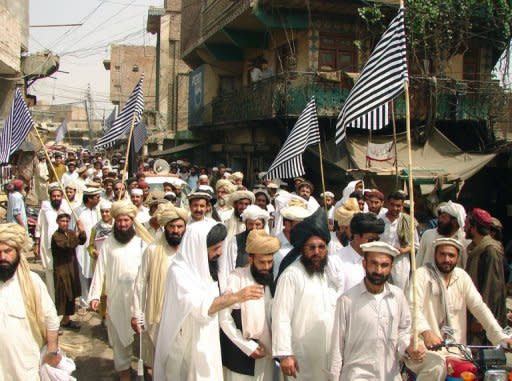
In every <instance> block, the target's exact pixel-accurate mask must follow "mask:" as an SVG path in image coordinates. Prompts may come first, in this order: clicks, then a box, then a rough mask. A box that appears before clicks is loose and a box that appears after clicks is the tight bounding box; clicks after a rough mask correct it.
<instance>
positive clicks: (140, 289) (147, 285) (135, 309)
mask: <svg viewBox="0 0 512 381" xmlns="http://www.w3.org/2000/svg"><path fill="white" fill-rule="evenodd" d="M157 245H158V241H156V243H153V244H151V245H149V246H148V248H147V249H146V250H145V251H144V254H143V255H142V262H141V264H140V267H139V271H138V273H137V278H135V286H134V288H133V305H132V315H131V316H132V317H135V318H138V319H140V318H144V313H145V311H146V306H147V304H146V303H147V300H148V298H149V295H151V293H152V291H153V290H152V289H151V282H150V277H151V275H152V274H151V273H150V263H151V258H150V257H151V256H152V255H153V253H154V252H155V249H156V247H157ZM167 247H168V250H167V252H166V254H167V255H166V257H165V262H164V263H163V266H164V267H165V268H166V269H169V267H170V266H171V263H172V262H173V261H174V258H175V256H176V249H175V248H174V247H172V246H167ZM164 281H165V279H164ZM162 287H165V285H162ZM159 326H160V324H159V323H155V324H151V323H150V322H149V321H146V319H144V333H146V334H147V335H148V336H149V340H150V342H146V345H143V348H142V356H141V357H142V359H143V360H144V364H146V365H147V366H151V367H152V366H153V362H154V357H155V343H156V338H157V336H158V327H159ZM144 333H143V334H144Z"/></svg>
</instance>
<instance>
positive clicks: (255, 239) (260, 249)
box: [245, 229, 281, 254]
mask: <svg viewBox="0 0 512 381" xmlns="http://www.w3.org/2000/svg"><path fill="white" fill-rule="evenodd" d="M280 248H281V244H280V243H279V239H278V238H277V237H274V236H271V235H270V234H267V233H265V230H259V229H258V230H256V229H254V230H251V232H250V233H249V235H248V236H247V244H246V245H245V251H246V252H247V253H248V254H274V253H275V252H276V251H278V250H279V249H280Z"/></svg>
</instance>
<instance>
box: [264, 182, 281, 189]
mask: <svg viewBox="0 0 512 381" xmlns="http://www.w3.org/2000/svg"><path fill="white" fill-rule="evenodd" d="M267 188H269V189H279V185H277V184H276V183H270V184H268V185H267Z"/></svg>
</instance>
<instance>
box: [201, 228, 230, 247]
mask: <svg viewBox="0 0 512 381" xmlns="http://www.w3.org/2000/svg"><path fill="white" fill-rule="evenodd" d="M227 235H228V231H227V229H226V227H225V226H224V225H223V224H217V225H214V226H213V227H212V228H211V230H210V231H209V232H208V235H207V236H206V247H211V246H213V245H215V244H217V243H219V242H221V241H224V240H225V239H226V236H227Z"/></svg>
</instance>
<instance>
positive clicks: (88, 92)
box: [84, 84, 93, 152]
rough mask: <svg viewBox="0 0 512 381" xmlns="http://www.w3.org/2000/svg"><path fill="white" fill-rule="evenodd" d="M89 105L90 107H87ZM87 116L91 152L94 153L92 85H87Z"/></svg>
mask: <svg viewBox="0 0 512 381" xmlns="http://www.w3.org/2000/svg"><path fill="white" fill-rule="evenodd" d="M87 103H89V106H87ZM84 104H85V114H86V115H87V126H88V128H89V150H90V151H91V152H92V125H91V122H92V115H93V114H92V98H91V85H90V84H89V85H87V99H86V100H85V101H84Z"/></svg>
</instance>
